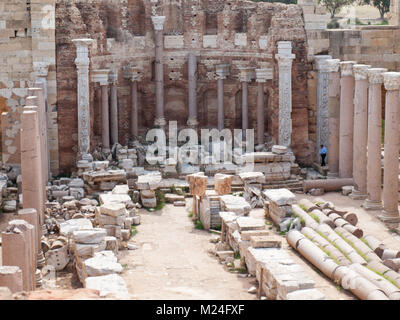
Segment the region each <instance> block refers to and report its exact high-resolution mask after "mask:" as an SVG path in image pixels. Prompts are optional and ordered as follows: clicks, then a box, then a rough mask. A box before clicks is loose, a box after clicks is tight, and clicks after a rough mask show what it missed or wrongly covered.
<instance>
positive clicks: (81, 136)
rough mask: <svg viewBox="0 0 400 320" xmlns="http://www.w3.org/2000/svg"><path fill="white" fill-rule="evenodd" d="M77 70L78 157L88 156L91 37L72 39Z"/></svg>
mask: <svg viewBox="0 0 400 320" xmlns="http://www.w3.org/2000/svg"><path fill="white" fill-rule="evenodd" d="M72 42H73V43H74V44H75V45H76V59H75V64H76V67H77V72H78V158H81V159H85V158H86V157H88V156H89V157H90V158H91V156H90V155H89V152H90V105H89V103H90V102H89V64H90V59H89V45H91V44H92V43H93V40H92V39H74V40H72Z"/></svg>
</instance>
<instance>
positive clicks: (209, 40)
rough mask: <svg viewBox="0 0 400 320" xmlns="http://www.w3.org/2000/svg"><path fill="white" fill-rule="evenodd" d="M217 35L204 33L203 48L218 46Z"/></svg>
mask: <svg viewBox="0 0 400 320" xmlns="http://www.w3.org/2000/svg"><path fill="white" fill-rule="evenodd" d="M217 39H218V36H217V35H203V48H217V47H218V45H217Z"/></svg>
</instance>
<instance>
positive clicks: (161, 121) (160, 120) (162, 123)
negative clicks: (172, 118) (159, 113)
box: [154, 118, 167, 127]
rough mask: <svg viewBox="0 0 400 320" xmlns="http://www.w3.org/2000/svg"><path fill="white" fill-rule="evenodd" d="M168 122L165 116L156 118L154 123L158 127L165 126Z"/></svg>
mask: <svg viewBox="0 0 400 320" xmlns="http://www.w3.org/2000/svg"><path fill="white" fill-rule="evenodd" d="M166 124H167V122H166V121H165V118H156V119H155V120H154V125H155V126H158V127H165V125H166Z"/></svg>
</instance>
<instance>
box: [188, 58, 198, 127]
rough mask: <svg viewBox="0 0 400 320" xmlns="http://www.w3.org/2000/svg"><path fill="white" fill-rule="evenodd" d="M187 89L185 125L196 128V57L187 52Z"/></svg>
mask: <svg viewBox="0 0 400 320" xmlns="http://www.w3.org/2000/svg"><path fill="white" fill-rule="evenodd" d="M188 78H189V81H188V87H189V119H188V121H187V125H188V126H189V127H191V128H195V127H197V125H198V124H199V123H198V121H197V57H196V55H195V54H194V53H192V52H189V56H188Z"/></svg>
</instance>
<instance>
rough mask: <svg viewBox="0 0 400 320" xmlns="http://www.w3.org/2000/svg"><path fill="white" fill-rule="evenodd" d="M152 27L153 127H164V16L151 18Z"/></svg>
mask: <svg viewBox="0 0 400 320" xmlns="http://www.w3.org/2000/svg"><path fill="white" fill-rule="evenodd" d="M151 19H152V21H153V25H154V35H155V50H156V52H155V55H156V61H155V82H156V117H155V122H154V125H155V126H159V127H164V126H165V125H166V122H165V118H164V64H163V59H164V35H163V30H164V23H165V17H164V16H153V17H151Z"/></svg>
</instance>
